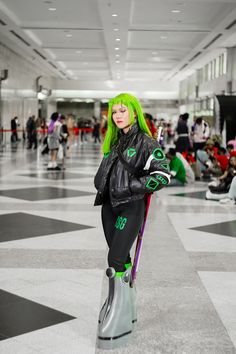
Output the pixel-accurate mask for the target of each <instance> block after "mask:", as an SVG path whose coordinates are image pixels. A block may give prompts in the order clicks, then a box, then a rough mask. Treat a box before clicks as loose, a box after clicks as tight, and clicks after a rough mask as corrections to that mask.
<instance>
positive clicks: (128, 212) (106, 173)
mask: <svg viewBox="0 0 236 354" xmlns="http://www.w3.org/2000/svg"><path fill="white" fill-rule="evenodd" d="M103 152H104V158H103V160H102V162H101V165H100V167H99V169H98V172H97V174H96V176H95V187H96V189H97V191H98V192H97V196H96V199H95V205H102V224H103V229H104V234H105V237H106V241H107V244H108V247H109V252H108V264H109V268H108V269H107V276H108V278H109V295H108V299H107V300H106V302H105V304H104V306H103V308H102V310H101V312H100V316H99V323H100V324H99V328H98V346H99V347H101V348H109V347H110V348H114V346H116V345H120V342H121V341H122V340H125V338H124V337H126V336H127V335H128V334H130V333H131V332H132V327H133V322H134V321H136V318H135V317H136V315H135V305H134V303H133V297H134V289H132V288H130V273H131V258H130V253H129V252H130V249H131V247H132V245H133V243H134V241H135V238H136V236H137V234H138V232H139V229H140V227H141V225H142V222H143V218H144V213H145V195H146V194H148V193H153V192H154V191H157V190H159V189H161V188H163V187H164V186H166V185H167V184H168V183H169V181H170V174H169V167H168V164H167V161H166V158H165V155H164V153H163V151H162V150H161V148H160V145H159V144H158V143H157V141H155V140H154V139H153V138H152V137H151V132H150V131H149V129H148V126H147V124H146V121H145V118H144V116H143V112H142V108H141V105H140V103H139V101H138V100H137V98H135V97H134V96H131V95H130V94H126V93H122V94H120V95H118V96H116V97H115V98H113V99H111V100H110V101H109V108H108V129H107V133H106V137H105V140H104V144H103Z"/></svg>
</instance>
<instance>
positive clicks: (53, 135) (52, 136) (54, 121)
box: [47, 112, 61, 171]
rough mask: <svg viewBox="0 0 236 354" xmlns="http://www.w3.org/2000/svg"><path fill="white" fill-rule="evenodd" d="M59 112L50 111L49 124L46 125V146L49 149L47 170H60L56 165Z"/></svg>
mask: <svg viewBox="0 0 236 354" xmlns="http://www.w3.org/2000/svg"><path fill="white" fill-rule="evenodd" d="M60 130H61V123H60V114H59V113H57V112H54V113H52V115H51V118H50V122H49V126H48V138H47V140H48V148H49V151H50V160H49V162H48V167H47V170H48V171H56V170H60V167H59V166H58V165H57V154H58V150H59V146H60Z"/></svg>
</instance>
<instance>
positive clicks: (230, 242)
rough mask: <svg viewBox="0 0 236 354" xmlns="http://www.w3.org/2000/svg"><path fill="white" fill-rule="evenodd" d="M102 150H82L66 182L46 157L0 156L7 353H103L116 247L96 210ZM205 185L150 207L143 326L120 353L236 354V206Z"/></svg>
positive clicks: (172, 191) (0, 305) (1, 334)
mask: <svg viewBox="0 0 236 354" xmlns="http://www.w3.org/2000/svg"><path fill="white" fill-rule="evenodd" d="M100 159H101V153H100V148H99V146H98V145H93V144H92V143H88V144H86V145H83V146H77V147H74V148H73V149H72V152H71V156H70V158H69V159H67V161H66V167H67V168H66V171H63V172H47V171H46V163H47V157H41V156H40V153H39V151H28V150H24V149H23V147H22V146H21V145H20V144H19V146H18V148H17V149H15V148H14V149H11V147H10V146H7V147H6V148H4V149H2V150H1V151H0V181H1V184H0V225H1V227H0V353H1V354H13V353H14V354H31V353H32V354H34V353H40V354H75V353H76V354H78V353H79V354H80V353H81V354H87V353H89V354H90V353H99V354H101V353H103V351H101V350H98V349H96V329H97V317H98V313H99V308H100V306H101V303H102V301H103V300H104V299H103V297H104V293H105V291H106V290H105V287H106V285H107V284H106V279H105V276H104V269H105V268H106V244H105V241H104V237H103V232H102V228H101V222H100V208H99V207H96V208H95V207H94V206H93V201H94V195H95V190H94V187H93V176H94V174H95V172H96V169H97V167H98V164H99V161H100ZM204 190H206V184H204V183H201V182H198V183H196V184H195V185H194V186H188V187H185V188H181V187H177V188H167V189H165V190H162V191H160V192H159V194H158V196H154V197H153V199H152V205H151V209H150V213H149V219H148V224H147V227H146V233H145V236H144V237H145V238H144V246H143V253H142V259H141V263H140V269H139V274H138V280H137V288H138V313H139V319H138V323H137V328H136V331H135V333H134V335H133V339H132V341H131V342H130V344H129V345H128V346H127V347H125V348H120V349H119V350H114V351H112V353H117V354H123V353H135V354H136V353H148V354H152V353H153V354H159V353H161V354H166V353H170V354H183V353H186V354H190V353H191V354H192V353H193V354H198V353H199V354H203V353H209V354H213V353H214V354H215V353H216V354H218V353H219V354H226V353H227V354H228V353H229V354H231V353H236V349H235V348H236V213H235V211H236V206H223V205H220V204H219V203H218V202H211V201H206V200H205V199H204Z"/></svg>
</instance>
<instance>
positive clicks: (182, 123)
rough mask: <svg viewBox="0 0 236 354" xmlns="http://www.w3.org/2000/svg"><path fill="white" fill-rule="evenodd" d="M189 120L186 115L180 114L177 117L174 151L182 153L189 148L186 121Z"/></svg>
mask: <svg viewBox="0 0 236 354" xmlns="http://www.w3.org/2000/svg"><path fill="white" fill-rule="evenodd" d="M188 118H189V114H188V113H184V114H181V115H180V116H179V120H178V124H177V127H176V133H177V138H176V142H175V146H176V151H177V152H180V153H182V152H184V151H188V150H189V148H190V140H189V131H188V125H187V121H188Z"/></svg>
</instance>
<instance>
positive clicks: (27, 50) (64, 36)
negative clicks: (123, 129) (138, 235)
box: [0, 0, 236, 354]
mask: <svg viewBox="0 0 236 354" xmlns="http://www.w3.org/2000/svg"><path fill="white" fill-rule="evenodd" d="M0 73H1V78H0V354H106V353H112V354H236V204H235V196H234V197H232V194H230V192H229V190H230V188H231V187H230V185H228V189H227V190H226V191H224V193H225V198H221V197H218V196H219V194H221V191H217V192H216V195H217V197H212V194H214V191H215V189H214V188H217V186H219V184H220V179H219V177H220V178H221V175H223V174H224V173H226V175H227V173H228V175H229V173H231V172H232V178H233V179H231V181H230V182H231V186H232V185H233V181H235V179H236V174H235V172H236V170H235V165H233V162H232V165H230V163H229V161H231V159H232V161H233V159H236V157H235V156H236V151H235V150H236V113H235V112H236V1H235V0H165V1H161V0H146V1H141V0H121V1H115V0H86V1H83V0H69V1H66V2H64V1H62V0H50V1H43V0H37V1H36V0H30V1H29V0H21V1H16V0H1V1H0ZM122 92H128V93H130V94H132V95H134V96H135V97H137V98H138V99H139V100H140V102H141V105H142V107H143V111H144V112H145V113H146V116H145V117H146V118H148V117H149V121H147V124H150V125H148V126H149V128H150V130H151V129H153V132H154V134H153V136H154V138H153V139H157V140H159V142H160V145H161V147H162V149H163V151H164V152H165V154H167V155H168V158H169V160H168V161H169V162H170V164H171V162H172V160H171V157H170V156H169V154H168V152H169V151H172V150H174V151H175V150H176V151H177V152H176V154H179V155H181V156H180V157H181V158H180V157H179V159H180V160H181V159H184V157H183V156H182V153H183V152H186V151H185V150H184V149H182V148H180V150H178V141H180V140H178V139H181V138H188V139H189V144H190V145H189V148H188V151H187V152H188V154H189V155H185V157H186V156H187V157H188V156H190V155H191V159H190V160H186V161H187V164H188V166H190V167H191V168H190V170H191V169H192V176H193V178H192V179H191V180H188V179H187V172H186V180H185V182H184V183H182V185H177V186H174V185H173V186H171V185H169V186H167V187H165V188H163V189H161V190H160V191H157V192H155V193H153V194H152V198H151V204H150V208H149V212H148V216H147V220H146V226H145V230H144V235H143V245H142V252H141V256H140V260H139V267H138V272H137V278H136V281H135V286H136V290H137V321H135V323H134V325H133V327H132V331H131V332H132V333H129V336H128V337H129V338H128V339H127V341H126V342H125V343H123V344H122V345H120V346H119V345H118V346H117V348H112V349H110V350H105V349H104V348H102V347H101V346H99V345H98V326H99V324H98V318H99V313H100V310H101V307H102V305H103V303H104V301H105V300H106V297H107V294H108V277H107V275H106V269H107V267H108V261H107V255H108V246H107V243H106V240H105V236H104V231H103V226H102V221H101V206H100V205H98V206H94V201H95V197H96V193H97V190H96V189H95V186H94V177H95V175H96V173H97V170H98V168H99V165H100V163H101V161H102V159H103V157H104V156H105V158H106V154H105V155H104V153H103V141H104V139H105V136H106V131H107V129H108V128H107V127H108V125H109V122H108V115H109V114H108V101H109V100H110V99H111V98H112V97H114V96H116V95H118V94H120V93H122ZM55 112H58V117H60V119H61V117H62V116H63V117H64V118H63V119H64V121H63V122H64V126H66V128H65V129H67V130H66V132H65V131H64V132H63V133H61V131H60V134H61V139H64V140H60V144H62V142H63V143H64V145H63V147H64V150H63V152H62V155H61V157H59V155H57V156H56V155H55V154H54V155H53V153H52V151H55V150H56V151H57V148H50V146H49V145H48V140H49V130H50V129H51V126H52V124H51V125H50V122H52V117H53V114H54V113H55ZM186 114H187V116H186ZM184 117H187V118H186V120H185V119H184ZM197 118H201V119H202V120H201V124H202V127H203V132H202V135H204V134H205V136H204V139H205V140H204V144H203V145H202V147H201V149H200V150H201V152H202V155H199V154H198V151H199V150H198V149H197V148H196V146H198V145H197V144H200V141H197V140H194V139H195V137H196V120H197ZM58 119H59V118H58ZM183 122H184V123H183ZM180 123H181V124H182V123H183V124H185V127H186V129H187V130H186V131H184V132H183V131H182V132H180V133H179V132H178V127H179V126H180ZM60 124H61V123H60ZM62 124H63V123H62ZM158 131H159V132H160V131H162V135H161V136H160V135H158ZM206 131H207V132H206ZM46 138H47V139H46ZM185 140H186V139H185ZM181 141H182V143H183V140H181ZM181 146H182V145H181ZM199 146H200V145H199ZM209 146H210V147H209ZM53 149H54V150H53ZM181 149H182V150H181ZM129 150H131V149H129ZM178 151H179V152H178ZM216 151H217V152H216ZM135 153H138V151H137V152H136V151H135ZM58 154H59V148H58ZM133 154H134V153H133ZM179 155H178V156H179ZM55 156H56V157H55ZM128 156H129V157H131V158H132V156H133V155H132V154H131V153H130V154H128ZM219 156H221V157H222V156H224V158H225V160H224V161H226V162H227V164H228V163H229V166H228V165H227V166H226V165H225V166H224V167H222V161H223V158H221V157H219ZM187 157H186V159H187ZM202 157H204V158H205V157H206V160H204V163H203V161H202ZM181 163H182V162H181ZM214 164H215V165H214ZM182 165H183V166H185V165H184V162H183V163H182ZM170 170H171V172H170V173H171V177H170V179H172V178H173V179H174V177H175V176H176V175H175V174H174V173H172V172H173V171H172V168H170ZM216 170H217V171H216ZM186 171H187V170H186ZM219 171H220V172H219ZM229 171H230V172H229ZM211 187H213V188H211ZM212 191H213V192H212ZM209 193H212V194H211V195H210V197H209ZM235 195H236V194H235ZM137 222H138V220H137ZM135 244H136V242H135V243H134V245H133V247H132V249H131V256H132V259H133V257H134V252H135ZM114 338H115V337H114ZM114 338H113V339H114Z"/></svg>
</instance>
